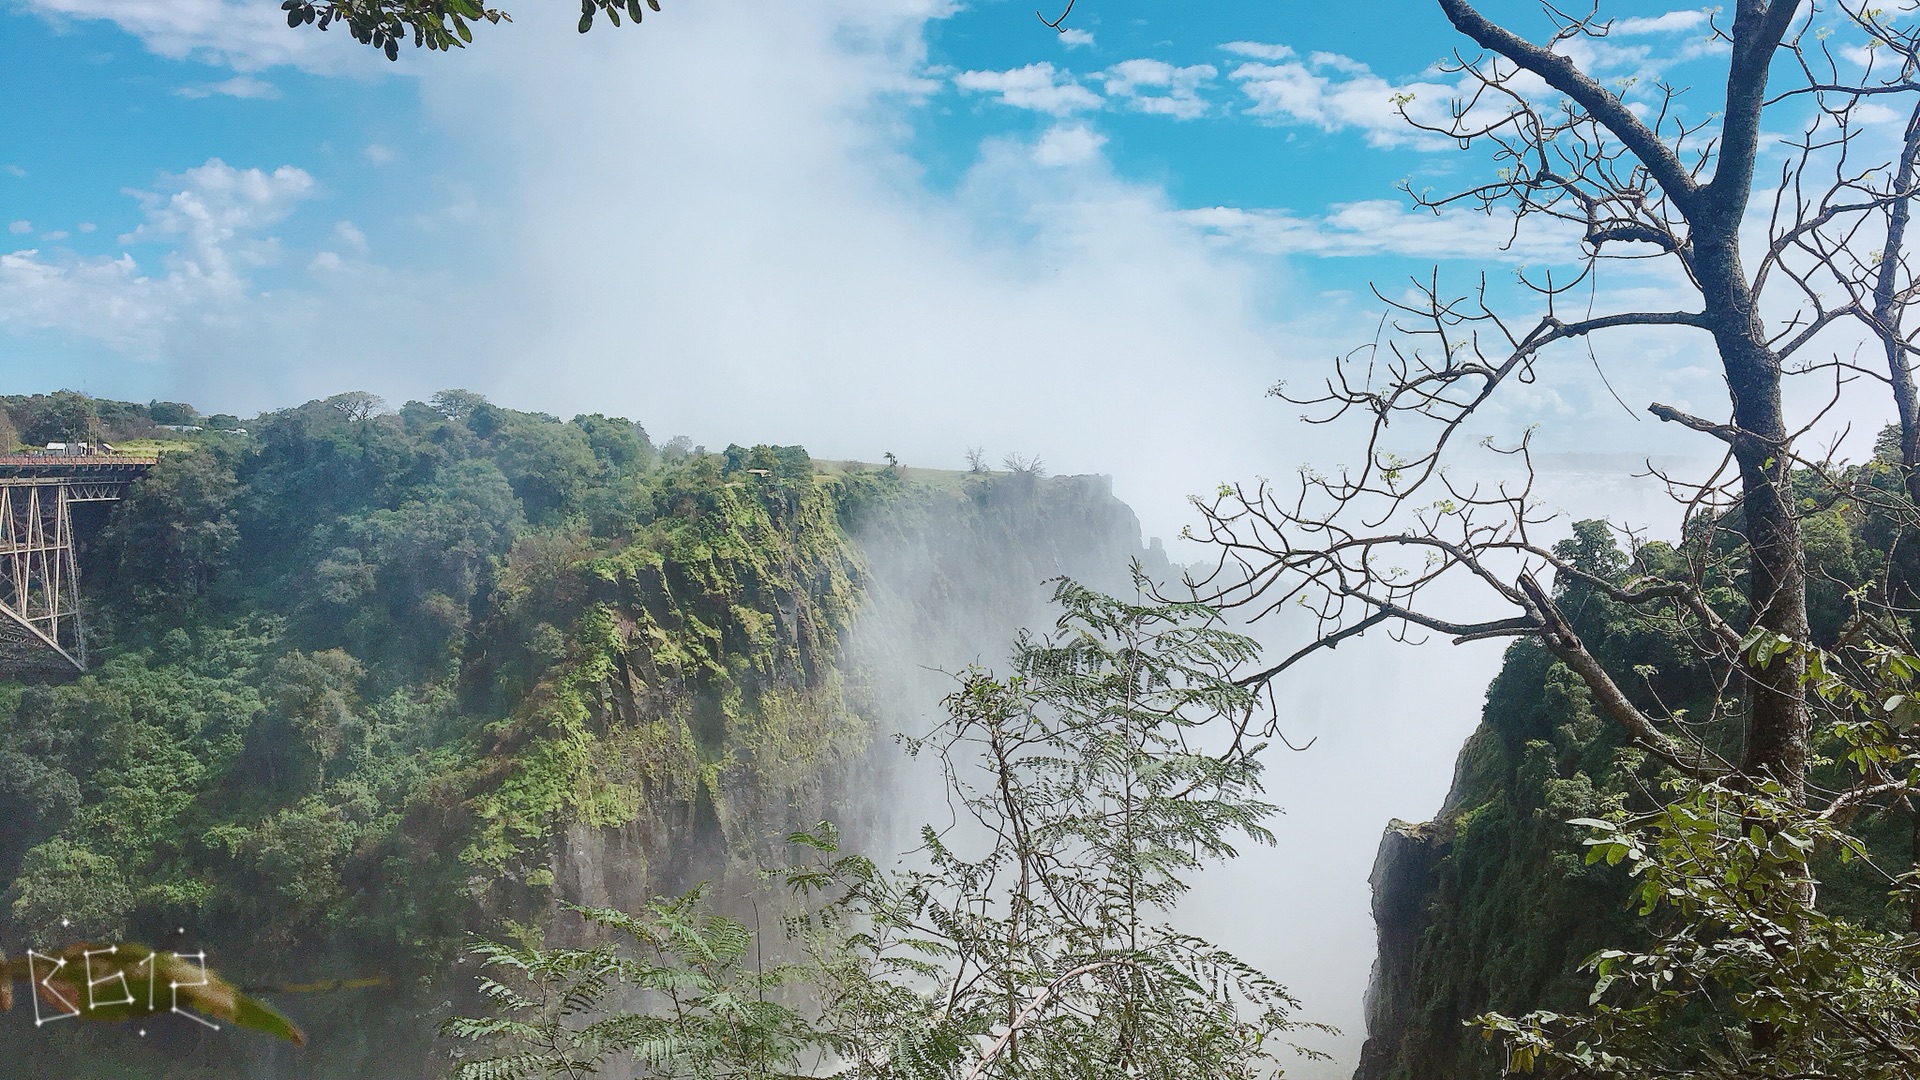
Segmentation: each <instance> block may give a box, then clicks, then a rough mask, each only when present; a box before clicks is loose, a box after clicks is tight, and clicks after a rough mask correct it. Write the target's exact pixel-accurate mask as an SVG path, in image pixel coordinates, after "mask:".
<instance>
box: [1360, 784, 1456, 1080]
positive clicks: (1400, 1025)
mask: <svg viewBox="0 0 1920 1080" xmlns="http://www.w3.org/2000/svg"><path fill="white" fill-rule="evenodd" d="M1447 847H1448V838H1447V837H1446V836H1444V835H1443V832H1442V830H1441V829H1439V828H1436V827H1435V826H1434V825H1432V824H1412V823H1409V822H1405V821H1399V820H1395V821H1392V822H1389V823H1388V825H1387V830H1386V832H1385V833H1384V834H1383V835H1382V836H1381V837H1380V853H1379V854H1378V855H1376V856H1375V857H1374V860H1373V872H1372V873H1371V874H1369V875H1368V876H1367V883H1368V884H1369V885H1372V886H1373V923H1374V927H1375V930H1376V931H1377V933H1378V935H1379V943H1380V944H1379V952H1378V954H1377V955H1376V956H1375V958H1374V961H1373V974H1372V977H1371V978H1369V979H1368V981H1367V999H1366V1018H1367V1041H1366V1044H1365V1045H1363V1046H1362V1047H1361V1048H1360V1067H1359V1069H1358V1070H1357V1071H1356V1072H1355V1073H1354V1074H1353V1075H1354V1080H1386V1078H1387V1077H1388V1076H1389V1075H1390V1070H1391V1069H1392V1067H1393V1062H1394V1059H1395V1057H1397V1056H1398V1053H1399V1049H1400V1046H1401V1044H1402V1043H1404V1042H1405V1041H1406V1039H1407V1029H1408V1027H1409V1026H1410V1025H1411V1023H1412V1020H1413V1017H1414V1016H1415V1015H1417V1013H1418V1012H1419V998H1418V995H1419V993H1420V983H1419V980H1418V978H1416V974H1415V969H1416V966H1417V963H1418V960H1419V954H1420V939H1421V938H1422V937H1423V936H1424V935H1425V933H1426V930H1427V907H1428V904H1429V903H1430V902H1431V900H1432V897H1433V890H1434V885H1435V877H1434V871H1435V869H1436V868H1437V867H1438V866H1439V863H1440V860H1441V859H1443V858H1445V857H1446V854H1447Z"/></svg>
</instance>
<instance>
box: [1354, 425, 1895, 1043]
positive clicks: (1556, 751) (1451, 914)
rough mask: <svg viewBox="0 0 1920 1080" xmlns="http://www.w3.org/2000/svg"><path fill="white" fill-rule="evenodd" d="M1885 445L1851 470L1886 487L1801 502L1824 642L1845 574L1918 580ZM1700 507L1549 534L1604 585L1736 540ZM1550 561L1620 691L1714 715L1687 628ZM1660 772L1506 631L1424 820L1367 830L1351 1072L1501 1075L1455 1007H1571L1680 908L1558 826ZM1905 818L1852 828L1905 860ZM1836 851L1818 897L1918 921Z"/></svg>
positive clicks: (1831, 766) (1853, 609)
mask: <svg viewBox="0 0 1920 1080" xmlns="http://www.w3.org/2000/svg"><path fill="white" fill-rule="evenodd" d="M1890 460H1897V446H1896V445H1894V443H1893V440H1892V437H1891V436H1889V437H1887V438H1883V439H1882V441H1881V458H1880V460H1878V461H1870V462H1868V463H1866V464H1864V465H1862V466H1858V467H1856V468H1855V469H1853V470H1852V472H1853V475H1852V477H1851V478H1850V479H1851V480H1852V481H1853V482H1855V483H1857V484H1858V485H1859V486H1860V487H1861V488H1862V489H1863V490H1864V491H1865V492H1867V493H1871V492H1874V491H1879V492H1884V493H1889V494H1893V495H1895V496H1896V498H1895V499H1893V500H1889V501H1888V502H1886V503H1881V502H1878V501H1876V500H1875V499H1873V498H1858V499H1851V500H1845V501H1840V502H1838V503H1832V502H1831V501H1830V500H1819V501H1820V502H1827V503H1828V504H1829V505H1827V507H1826V509H1825V511H1824V512H1821V513H1811V512H1810V513H1809V515H1808V517H1807V519H1806V522H1807V528H1806V537H1807V549H1808V559H1809V561H1810V562H1811V563H1812V564H1813V565H1816V566H1818V567H1820V568H1821V571H1822V572H1821V574H1820V575H1818V576H1816V577H1815V578H1813V579H1811V584H1810V588H1809V596H1808V600H1809V607H1810V611H1811V613H1812V628H1813V634H1814V639H1815V641H1816V642H1819V643H1821V644H1822V645H1823V646H1827V647H1832V646H1833V644H1834V643H1835V642H1836V641H1838V640H1839V639H1840V638H1841V637H1842V635H1843V634H1844V633H1845V632H1846V630H1847V629H1848V628H1849V627H1850V626H1852V625H1853V624H1854V623H1855V622H1856V621H1857V618H1858V612H1857V604H1856V602H1857V599H1858V596H1857V594H1858V593H1859V591H1860V590H1862V589H1864V588H1867V587H1869V586H1870V585H1871V584H1872V583H1875V582H1877V581H1890V582H1891V583H1892V585H1891V588H1892V589H1893V590H1895V591H1896V593H1899V594H1901V595H1911V591H1912V590H1913V588H1914V586H1915V583H1916V582H1920V557H1917V556H1916V553H1915V551H1914V549H1913V546H1912V545H1911V543H1908V542H1905V541H1906V539H1907V537H1908V535H1910V534H1906V533H1904V532H1903V530H1902V528H1901V527H1900V525H1899V524H1898V519H1897V518H1895V517H1894V516H1893V515H1891V514H1889V513H1887V512H1885V510H1884V509H1883V507H1884V506H1887V505H1892V504H1893V503H1895V502H1897V493H1898V492H1899V490H1900V488H1899V477H1898V474H1897V472H1895V471H1894V470H1893V469H1891V468H1889V467H1888V463H1889V461H1890ZM1801 480H1802V484H1803V490H1802V496H1803V500H1804V502H1805V505H1806V506H1807V507H1808V508H1809V509H1811V508H1812V507H1814V506H1815V505H1817V502H1816V497H1817V496H1820V495H1821V494H1823V493H1824V491H1825V490H1826V489H1825V487H1824V485H1823V484H1822V483H1821V482H1820V481H1817V480H1816V479H1815V478H1814V477H1812V476H1803V477H1802V478H1801ZM1696 524H1697V528H1696V529H1695V530H1694V531H1693V532H1692V533H1691V534H1690V535H1689V536H1688V537H1687V538H1685V539H1684V540H1683V541H1682V542H1681V543H1680V544H1678V545H1673V544H1668V543H1665V542H1660V541H1655V542H1651V543H1648V544H1646V545H1644V546H1642V547H1640V548H1639V549H1638V550H1637V551H1635V552H1634V554H1633V555H1632V556H1631V557H1630V556H1629V555H1628V554H1627V553H1625V552H1623V551H1622V550H1621V549H1620V547H1619V546H1618V544H1617V542H1616V535H1615V534H1614V533H1613V531H1612V530H1610V529H1609V528H1608V527H1607V525H1606V524H1605V523H1603V522H1599V521H1585V522H1581V523H1579V524H1577V525H1576V526H1575V527H1574V530H1573V532H1574V535H1573V536H1572V537H1571V538H1569V539H1567V540H1564V541H1562V542H1561V543H1560V544H1559V545H1558V546H1557V549H1556V550H1557V553H1558V554H1559V555H1560V556H1561V557H1562V558H1564V559H1565V560H1566V561H1567V562H1568V563H1569V564H1570V565H1572V566H1574V567H1576V568H1578V569H1580V570H1582V571H1584V572H1586V573H1588V574H1591V575H1593V576H1594V577H1595V578H1596V579H1599V580H1601V581H1605V582H1612V583H1618V582H1624V581H1628V580H1630V579H1633V578H1635V577H1641V576H1644V575H1649V574H1653V575H1658V574H1662V573H1668V574H1671V573H1674V572H1676V568H1677V567H1682V566H1684V565H1685V562H1686V560H1687V558H1688V556H1689V555H1693V554H1698V553H1699V552H1698V547H1699V545H1702V544H1718V545H1720V546H1721V548H1722V549H1723V550H1722V551H1721V552H1720V554H1722V555H1724V554H1727V553H1730V552H1733V551H1735V550H1736V547H1735V545H1736V539H1735V538H1736V537H1737V536H1738V533H1739V525H1740V522H1739V520H1738V516H1737V511H1736V512H1735V514H1734V515H1733V516H1731V517H1730V518H1729V519H1728V520H1724V521H1720V522H1717V523H1710V522H1706V521H1702V522H1698V523H1696ZM1725 565H1726V566H1727V567H1728V569H1729V573H1728V576H1727V577H1725V578H1724V579H1722V580H1720V581H1718V582H1716V583H1715V586H1716V591H1715V592H1714V594H1713V595H1714V602H1715V603H1716V604H1718V605H1723V606H1724V607H1725V608H1726V609H1727V610H1728V611H1730V612H1732V611H1737V610H1738V608H1739V604H1740V602H1741V600H1740V598H1741V593H1740V591H1739V586H1740V584H1741V582H1740V580H1739V579H1740V576H1741V575H1743V574H1744V573H1745V568H1744V567H1743V566H1741V565H1740V563H1739V562H1738V561H1737V560H1728V561H1727V562H1726V563H1725ZM1562 578H1563V580H1562V581H1560V582H1559V583H1558V584H1557V586H1556V590H1555V596H1556V598H1557V600H1558V601H1559V603H1560V604H1561V605H1562V607H1563V608H1564V610H1566V611H1567V612H1569V613H1570V616H1571V618H1572V619H1573V620H1574V621H1575V623H1576V627H1577V631H1578V633H1579V635H1580V637H1581V639H1582V640H1584V641H1585V642H1587V643H1588V645H1589V647H1591V648H1592V649H1593V650H1594V652H1595V653H1596V654H1597V655H1600V656H1601V657H1602V658H1603V659H1604V660H1605V661H1606V662H1607V663H1608V665H1609V666H1610V667H1612V668H1614V669H1615V670H1621V671H1632V672H1635V673H1636V674H1637V675H1638V676H1639V681H1638V683H1637V685H1635V686H1634V687H1633V689H1632V693H1633V694H1634V695H1635V697H1636V700H1637V701H1638V702H1639V703H1640V704H1642V705H1643V706H1644V707H1647V708H1661V709H1664V710H1671V711H1672V712H1673V714H1674V715H1677V716H1681V717H1685V716H1688V715H1689V714H1693V715H1706V714H1708V713H1710V712H1711V693H1712V690H1713V686H1714V684H1713V680H1712V679H1711V678H1710V677H1709V676H1708V674H1707V672H1706V671H1705V670H1704V669H1703V668H1702V666H1701V661H1700V659H1699V655H1698V654H1697V653H1695V652H1692V651H1690V650H1689V649H1688V648H1687V647H1686V642H1685V639H1684V636H1683V635H1681V634H1679V633H1677V632H1673V630H1672V628H1671V627H1668V628H1667V629H1665V630H1663V628H1662V627H1661V626H1660V624H1659V623H1657V622H1651V621H1649V620H1646V619H1643V618H1641V619H1636V618H1633V617H1630V615H1629V613H1628V612H1627V611H1626V610H1625V609H1624V606H1623V605H1621V604H1620V603H1619V602H1618V601H1617V600H1615V599H1613V598H1612V597H1609V596H1608V595H1606V594H1605V592H1604V591H1603V590H1602V589H1599V588H1596V587H1594V586H1593V585H1590V584H1588V583H1587V582H1584V581H1581V580H1578V579H1570V578H1568V577H1567V576H1566V575H1562ZM1703 731H1705V732H1706V733H1707V734H1709V735H1712V734H1714V733H1713V732H1712V731H1711V729H1703ZM1718 737H1720V738H1723V739H1724V738H1727V737H1728V736H1727V734H1726V733H1725V732H1724V731H1723V732H1720V733H1718ZM1723 749H1724V748H1723ZM1816 750H1817V752H1818V754H1819V756H1820V761H1821V763H1822V764H1821V765H1820V767H1819V768H1818V769H1817V770H1816V772H1815V776H1814V781H1815V783H1817V784H1821V785H1826V786H1830V787H1840V786H1842V785H1843V781H1844V770H1845V768H1846V758H1847V756H1848V754H1849V751H1850V748H1849V747H1847V746H1846V745H1844V744H1843V743H1842V742H1841V741H1840V740H1839V739H1837V738H1835V737H1834V736H1833V735H1832V734H1831V733H1828V734H1827V736H1826V738H1825V740H1824V741H1823V742H1822V744H1821V745H1819V746H1817V747H1816ZM1675 777H1676V773H1675V772H1674V770H1673V769H1672V767H1671V766H1670V765H1663V763H1661V762H1659V761H1657V760H1653V759H1651V758H1650V756H1649V755H1648V754H1646V753H1645V752H1644V751H1642V750H1639V749H1637V748H1635V747H1633V746H1631V744H1630V742H1629V739H1628V738H1627V736H1626V734H1625V733H1624V732H1623V731H1622V730H1621V729H1620V728H1619V727H1618V726H1616V725H1613V724H1611V723H1608V722H1607V721H1606V720H1605V719H1604V717H1603V716H1602V715H1601V713H1600V712H1599V710H1598V709H1597V708H1596V706H1595V703H1594V700H1593V695H1592V692H1591V691H1590V690H1589V689H1588V688H1587V686H1586V685H1585V684H1584V683H1582V682H1581V681H1580V679H1579V678H1578V677H1577V676H1575V674H1574V673H1573V672H1572V671H1571V670H1570V669H1569V668H1568V667H1567V666H1566V665H1565V664H1564V663H1562V662H1560V661H1557V660H1555V659H1554V658H1553V656H1551V655H1550V654H1549V653H1548V651H1547V650H1546V648H1545V647H1544V646H1542V645H1541V644H1540V643H1539V642H1537V641H1533V640H1524V641H1521V642H1518V643H1516V644H1514V645H1513V646H1511V647H1510V648H1509V649H1508V652H1507V655H1506V660H1505V663H1504V665H1503V666H1502V668H1501V671H1500V673H1499V675H1498V676H1497V677H1496V678H1495V679H1494V681H1493V683H1492V685H1491V686H1489V687H1488V689H1487V698H1486V705H1485V709H1484V712H1483V714H1482V720H1481V723H1480V726H1479V728H1478V729H1477V730H1476V731H1475V732H1474V734H1473V735H1472V736H1471V737H1470V738H1469V739H1468V741H1467V743H1466V745H1465V746H1464V747H1463V748H1462V749H1461V752H1460V757H1459V761H1458V764H1457V765H1456V767H1455V772H1454V781H1453V786H1452V790H1451V791H1450V792H1449V794H1448V796H1447V799H1446V803H1445V805H1444V806H1443V807H1442V808H1441V810H1440V813H1439V815H1438V816H1437V817H1436V818H1435V819H1434V820H1433V821H1431V822H1427V823H1421V824H1409V823H1406V822H1394V823H1393V824H1392V825H1391V826H1390V827H1389V828H1388V829H1387V833H1386V836H1385V838H1384V839H1383V841H1382V844H1381V848H1380V854H1379V858H1378V861H1377V862H1376V864H1375V868H1374V876H1373V884H1374V916H1375V921H1376V924H1377V926H1378V932H1379V939H1380V954H1379V957H1378V960H1377V961H1376V965H1375V968H1374V976H1373V984H1372V987H1371V990H1370V993H1369V1000H1368V1010H1367V1012H1368V1025H1367V1026H1368V1036H1369V1039H1368V1043H1367V1046H1366V1049H1365V1052H1364V1055H1363V1058H1362V1061H1361V1065H1360V1069H1359V1072H1358V1073H1357V1075H1356V1080H1492V1078H1495V1077H1499V1076H1501V1075H1504V1074H1505V1073H1504V1069H1503V1066H1504V1065H1505V1061H1504V1060H1503V1057H1502V1055H1501V1052H1500V1047H1499V1046H1498V1044H1497V1043H1493V1042H1490V1041H1489V1040H1487V1039H1485V1038H1483V1035H1482V1032H1481V1031H1480V1030H1479V1029H1477V1027H1475V1026H1474V1025H1472V1024H1471V1023H1470V1021H1472V1020H1473V1019H1474V1018H1475V1017H1477V1016H1480V1015H1481V1014H1483V1013H1487V1012H1489V1011H1492V1012H1500V1013H1505V1014H1508V1015H1518V1014H1521V1013H1525V1012H1528V1011H1530V1010H1534V1009H1549V1010H1561V1011H1566V1012H1574V1011H1577V1010H1579V1009H1581V1008H1583V1007H1585V1006H1586V1005H1587V1003H1588V999H1589V996H1590V995H1591V994H1593V992H1594V988H1595V977H1594V974H1593V971H1592V969H1591V968H1590V967H1588V966H1587V965H1588V962H1589V959H1590V958H1591V957H1593V956H1594V955H1596V954H1597V953H1599V952H1600V951H1601V950H1607V949H1614V950H1618V949H1630V948H1635V947H1639V946H1641V945H1643V944H1644V943H1645V942H1646V941H1647V940H1648V939H1649V936H1650V934H1652V933H1654V932H1655V931H1657V930H1660V929H1662V928H1666V927H1672V926H1676V925H1679V923H1680V920H1679V918H1678V916H1677V915H1676V914H1675V913H1673V912H1666V911H1662V912H1657V913H1652V912H1639V911H1637V910H1636V909H1637V908H1638V907H1639V904H1638V902H1637V901H1638V897H1637V895H1636V889H1635V886H1636V882H1635V880H1634V879H1633V877H1632V876H1631V875H1630V874H1629V867H1627V866H1618V865H1607V864H1606V863H1604V862H1596V861H1594V860H1592V859H1588V858H1586V857H1585V856H1586V854H1587V849H1586V847H1585V846H1584V845H1583V840H1585V839H1586V838H1587V837H1588V835H1589V831H1588V830H1586V829H1584V828H1582V827H1581V826H1580V825H1578V824H1570V822H1578V821H1581V820H1590V819H1597V818H1602V817H1606V816H1607V815H1609V814H1614V813H1619V812H1623V811H1624V812H1630V813H1644V812H1646V811H1647V810H1649V809H1650V808H1653V807H1657V806H1659V805H1660V804H1661V803H1662V802H1663V801H1665V799H1666V798H1667V793H1668V792H1670V791H1671V790H1673V781H1674V779H1675ZM1917 824H1920V819H1916V817H1915V814H1914V812H1913V811H1912V810H1911V809H1910V808H1907V807H1903V806H1902V805H1900V804H1898V803H1894V804H1891V805H1890V806H1886V807H1881V808H1876V809H1873V810H1871V811H1869V812H1868V813H1866V814H1864V815H1863V816H1862V817H1861V818H1860V819H1859V820H1857V821H1855V822H1853V830H1854V832H1855V834H1856V835H1858V836H1859V837H1861V838H1862V839H1863V840H1864V841H1865V842H1866V843H1867V845H1868V846H1869V849H1870V850H1871V851H1872V852H1873V853H1874V854H1875V855H1876V856H1878V861H1879V862H1881V863H1882V864H1883V865H1886V866H1893V867H1900V866H1913V865H1916V861H1915V860H1916V858H1920V832H1916V825H1917ZM1848 854H1850V853H1848V852H1846V851H1844V850H1843V849H1841V848H1838V847H1835V846H1832V845H1827V846H1824V847H1823V848H1822V849H1821V850H1820V852H1819V853H1818V856H1817V857H1816V860H1815V861H1816V866H1817V871H1818V874H1819V881H1820V887H1819V894H1818V895H1819V902H1820V905H1821V907H1822V908H1823V909H1824V910H1826V911H1827V912H1829V913H1831V914H1832V915H1833V916H1835V917H1838V918H1844V919H1847V920H1850V921H1852V922H1854V923H1855V924H1857V925H1859V926H1861V927H1864V928H1866V929H1868V930H1905V929H1906V928H1908V927H1909V926H1910V925H1912V924H1913V923H1914V921H1915V920H1916V919H1917V918H1920V914H1917V913H1916V909H1915V907H1914V906H1913V901H1912V900H1911V899H1910V898H1908V897H1902V896H1900V895H1899V890H1895V889H1890V888H1889V885H1888V882H1887V880H1886V879H1885V878H1884V877H1882V876H1880V872H1879V871H1878V870H1877V869H1875V868H1874V867H1873V866H1872V865H1870V861H1869V860H1866V859H1858V860H1847V859H1843V858H1842V856H1845V855H1848ZM1649 914H1652V915H1653V918H1651V919H1649V918H1647V917H1646V916H1647V915H1649ZM1701 1020H1702V1018H1700V1017H1695V1018H1694V1021H1695V1022H1696V1023H1697V1022H1701ZM1683 1028H1684V1025H1683ZM1676 1045H1678V1041H1677V1040H1676Z"/></svg>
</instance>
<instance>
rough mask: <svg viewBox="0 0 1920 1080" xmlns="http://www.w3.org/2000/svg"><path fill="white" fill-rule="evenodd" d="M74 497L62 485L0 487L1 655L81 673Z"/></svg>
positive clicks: (83, 648) (83, 666)
mask: <svg viewBox="0 0 1920 1080" xmlns="http://www.w3.org/2000/svg"><path fill="white" fill-rule="evenodd" d="M71 494H72V492H71V491H70V490H69V488H68V486H67V485H66V484H63V483H59V482H46V481H42V482H40V483H31V482H25V483H23V482H20V481H14V482H11V483H4V482H0V654H8V655H7V658H8V659H12V658H14V657H19V658H21V659H27V660H31V659H34V658H36V654H37V658H38V659H40V660H41V661H42V662H46V661H52V662H53V663H54V665H55V666H56V667H59V666H71V667H72V668H74V669H76V670H79V671H85V670H87V641H86V634H85V631H84V630H83V628H82V627H81V625H80V565H79V560H78V559H77V558H76V557H75V554H74V546H73V518H72V515H71V513H70V508H69V503H70V502H71V501H72V500H71V499H70V498H69V496H70V495H71ZM89 501H91V500H89ZM49 651H51V654H52V655H48V652H49Z"/></svg>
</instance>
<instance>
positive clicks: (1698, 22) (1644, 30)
mask: <svg viewBox="0 0 1920 1080" xmlns="http://www.w3.org/2000/svg"><path fill="white" fill-rule="evenodd" d="M1706 25H1707V12H1705V11H1669V12H1667V13H1666V14H1664V15H1641V16H1636V17H1634V18H1630V19H1615V20H1613V23H1612V25H1611V26H1610V27H1609V28H1608V30H1607V33H1608V34H1609V35H1613V34H1619V35H1622V36H1634V35H1640V34H1677V33H1684V32H1686V31H1688V30H1698V29H1701V28H1703V27H1705V26H1706Z"/></svg>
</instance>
